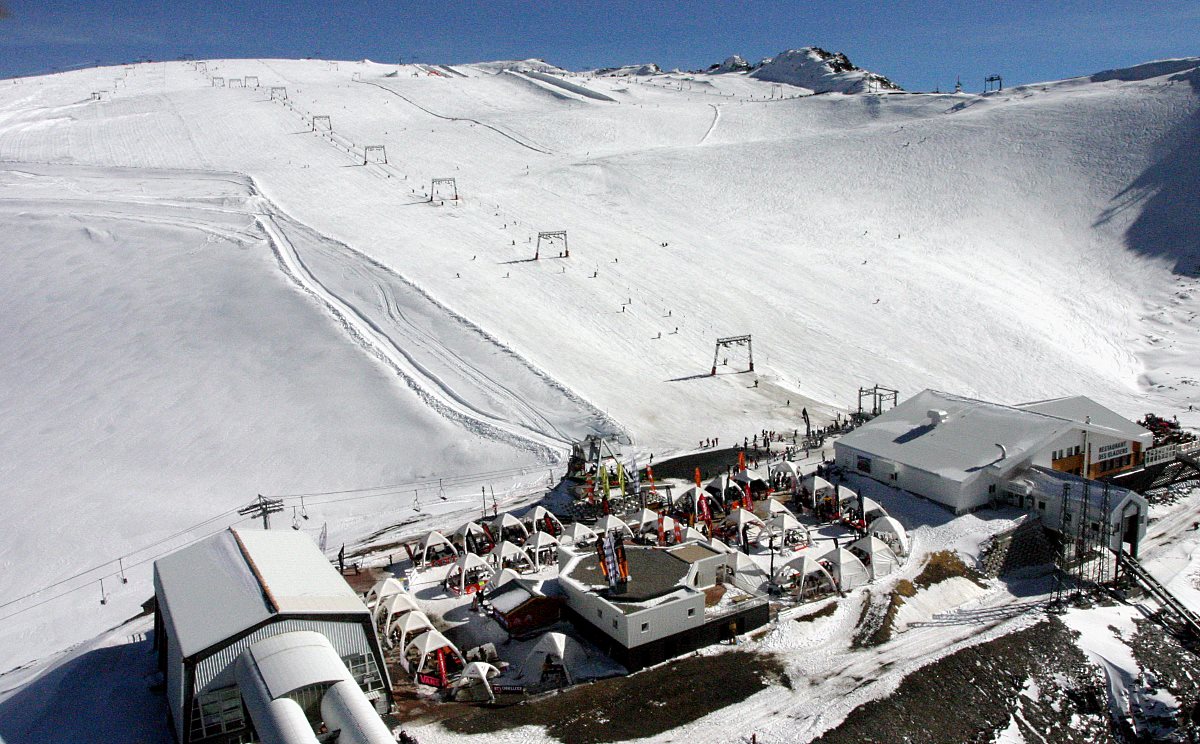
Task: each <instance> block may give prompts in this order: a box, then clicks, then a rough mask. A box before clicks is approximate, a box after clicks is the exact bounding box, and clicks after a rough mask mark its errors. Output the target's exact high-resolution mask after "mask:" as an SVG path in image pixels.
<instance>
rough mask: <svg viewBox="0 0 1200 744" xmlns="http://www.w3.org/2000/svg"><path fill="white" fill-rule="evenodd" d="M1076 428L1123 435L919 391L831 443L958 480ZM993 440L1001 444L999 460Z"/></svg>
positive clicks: (1093, 425) (1013, 459) (1016, 457)
mask: <svg viewBox="0 0 1200 744" xmlns="http://www.w3.org/2000/svg"><path fill="white" fill-rule="evenodd" d="M935 411H936V412H938V413H939V414H944V415H941V416H940V418H941V420H940V421H938V422H936V423H935V422H934V420H933V419H932V418H930V413H931V412H935ZM1114 415H1115V414H1114ZM1076 429H1087V430H1088V431H1092V432H1096V433H1101V434H1106V435H1108V436H1112V437H1116V438H1118V439H1125V438H1127V437H1126V434H1125V433H1124V432H1123V431H1121V430H1118V429H1115V428H1112V427H1109V426H1105V425H1103V424H1102V423H1101V422H1097V421H1093V422H1092V423H1090V424H1087V423H1083V422H1080V421H1075V420H1073V419H1068V418H1062V417H1059V416H1055V415H1051V414H1048V413H1042V412H1039V411H1035V410H1032V409H1027V408H1019V407H1015V406H1005V405H1000V404H998V403H988V402H985V401H981V400H974V399H972V398H964V397H962V396H959V395H952V394H950V393H943V392H939V391H937V390H924V391H922V392H920V393H917V394H916V395H914V396H913V397H911V398H909V399H908V400H906V401H904V402H903V403H901V404H900V405H898V406H896V407H895V408H893V409H891V410H890V411H887V412H886V413H884V414H882V415H880V416H878V417H876V418H874V419H872V420H871V421H870V422H868V423H867V424H864V425H863V426H860V427H859V428H857V429H855V430H854V431H852V432H850V433H849V434H847V435H845V436H844V437H842V438H841V439H840V440H838V441H837V442H836V443H835V445H834V446H835V447H850V448H853V449H855V450H858V451H860V452H864V453H867V454H871V455H875V456H877V457H881V458H884V459H887V460H892V461H894V462H898V463H902V464H904V465H906V466H908V467H912V468H916V469H919V470H924V471H926V472H929V473H933V474H936V475H938V476H940V477H942V478H946V479H948V480H952V481H958V482H962V481H966V480H968V479H969V478H971V477H973V476H974V475H976V474H977V473H978V472H979V471H981V470H983V469H984V468H987V467H988V466H992V465H995V466H998V467H1003V466H1002V465H1001V463H1004V464H1012V465H1016V464H1017V463H1019V462H1020V460H1021V459H1022V458H1023V457H1025V456H1026V455H1027V454H1029V453H1030V452H1032V451H1033V450H1035V449H1037V448H1038V447H1041V446H1044V445H1045V444H1046V443H1048V442H1049V441H1050V440H1052V439H1054V438H1056V437H1058V436H1060V435H1062V434H1065V433H1067V432H1069V431H1071V430H1076ZM997 444H1001V445H1003V446H1004V448H1005V453H1006V455H1005V457H1004V459H1003V460H1002V459H1001V451H1000V448H999V447H997V446H996V445H997Z"/></svg>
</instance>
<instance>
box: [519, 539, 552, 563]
mask: <svg viewBox="0 0 1200 744" xmlns="http://www.w3.org/2000/svg"><path fill="white" fill-rule="evenodd" d="M557 549H558V539H557V538H556V537H554V535H551V534H550V533H549V532H535V533H533V535H531V536H530V537H529V540H527V541H526V542H525V550H526V552H529V553H530V554H531V555H532V557H533V559H534V560H535V561H536V562H537V564H538V565H539V566H546V565H549V564H551V563H553V562H554V559H555V557H556V556H557V554H558V550H557Z"/></svg>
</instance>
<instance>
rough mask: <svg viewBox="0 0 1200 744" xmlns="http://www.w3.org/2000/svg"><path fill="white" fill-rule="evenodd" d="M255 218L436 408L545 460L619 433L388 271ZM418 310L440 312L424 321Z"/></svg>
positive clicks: (330, 303)
mask: <svg viewBox="0 0 1200 744" xmlns="http://www.w3.org/2000/svg"><path fill="white" fill-rule="evenodd" d="M256 219H257V220H258V222H259V224H260V225H261V226H262V228H263V230H264V232H265V233H266V234H267V236H268V237H269V239H270V242H271V246H272V250H273V251H274V252H275V255H276V258H277V260H278V262H279V264H280V266H281V267H282V269H283V271H284V272H285V273H286V274H287V275H288V276H289V277H290V278H291V279H292V280H293V281H294V282H295V283H296V284H298V285H299V286H300V287H301V288H302V289H304V290H305V291H306V292H308V293H310V294H311V295H313V296H314V297H316V298H317V299H319V300H320V301H321V302H322V303H323V304H324V305H325V306H326V307H327V308H328V309H329V311H330V312H331V313H332V314H333V315H334V317H336V318H337V319H338V321H339V323H341V324H342V326H343V327H344V328H345V329H346V330H347V332H348V333H349V334H350V335H351V337H353V338H354V340H355V341H356V342H357V343H359V344H360V345H361V346H363V347H364V348H365V349H366V350H368V351H369V352H370V353H372V354H373V355H374V356H376V357H377V358H378V359H380V361H382V362H384V363H385V364H386V365H387V366H388V367H390V368H391V369H392V370H393V371H395V372H396V373H397V374H398V375H400V377H401V378H402V379H404V381H405V383H406V384H408V386H409V387H410V388H412V389H413V390H414V391H415V392H416V393H417V394H418V395H419V396H421V398H422V399H423V400H424V401H425V402H426V403H427V404H428V405H430V406H431V407H432V408H433V409H434V410H436V411H438V412H439V413H440V414H442V415H444V416H446V417H448V418H450V419H452V420H455V421H456V422H458V423H460V424H461V425H463V426H465V427H467V428H468V429H470V430H471V431H474V432H476V433H478V434H480V435H481V436H485V437H487V438H489V439H495V440H499V441H505V442H508V443H511V444H513V445H514V446H516V447H518V448H521V449H527V450H531V451H533V452H535V453H537V454H538V455H539V456H540V457H543V458H544V459H545V460H547V461H550V462H553V461H556V460H557V459H558V455H559V453H561V452H562V450H564V449H565V448H566V447H567V446H568V445H569V443H570V442H571V441H574V440H575V439H578V438H582V436H583V435H584V434H586V433H589V432H613V431H616V430H619V427H618V426H617V425H616V424H615V423H614V422H612V421H611V420H610V419H609V418H608V417H607V416H605V415H604V414H603V413H602V412H600V411H599V410H598V409H596V408H595V407H593V406H591V405H589V404H587V403H586V401H583V400H582V399H580V398H578V396H576V395H574V394H573V393H571V392H570V391H569V390H567V389H566V388H563V387H562V386H561V385H559V384H558V383H556V382H555V381H553V380H551V379H550V378H548V377H547V376H546V375H545V374H544V373H542V372H541V371H540V370H537V369H536V368H534V367H533V366H532V365H530V364H529V363H528V362H526V361H525V360H523V359H521V358H520V357H519V356H517V355H516V354H514V353H512V352H511V350H509V349H507V348H506V347H504V346H503V345H502V344H500V343H499V342H497V341H496V340H495V339H492V338H491V337H490V336H488V335H487V334H486V333H484V332H483V331H482V330H481V329H478V328H476V327H474V326H472V325H470V324H469V323H467V321H465V320H464V319H462V318H459V317H458V316H455V315H454V314H453V313H451V312H450V311H449V310H448V309H446V308H444V307H443V306H441V305H438V304H436V303H435V302H434V301H433V300H432V298H429V297H427V296H426V295H424V293H422V292H421V291H420V290H419V289H417V288H416V287H413V286H412V285H411V284H409V283H407V282H406V281H405V280H404V279H403V278H402V277H400V276H399V275H397V274H395V273H394V272H392V271H391V270H389V269H388V268H387V267H385V266H382V265H380V264H378V263H376V262H374V261H372V260H371V259H369V258H367V257H366V256H363V255H362V254H359V253H358V252H357V251H354V250H353V249H351V248H349V247H347V246H343V245H341V244H338V243H335V242H334V241H332V240H329V239H328V238H324V237H323V236H320V235H318V234H316V233H313V232H312V231H311V230H310V229H309V228H306V227H304V226H302V225H299V224H298V223H295V222H293V221H292V220H290V219H289V218H287V217H286V216H284V215H281V214H278V213H275V212H274V211H271V210H268V211H266V212H263V213H260V214H257V215H256ZM305 233H312V234H311V235H307V234H305ZM409 293H412V294H413V295H414V297H410V298H406V297H405V296H404V295H405V294H409ZM422 305H429V306H430V307H429V308H423V307H421V306H422ZM422 310H432V312H433V313H435V314H436V315H440V316H442V317H440V318H439V317H436V315H435V316H433V317H430V316H428V315H427V316H425V317H421V315H422V312H421V311H422ZM422 320H424V321H427V322H426V323H424V324H422V322H421V321H422ZM431 324H432V325H431ZM451 339H452V340H451ZM539 404H541V405H539Z"/></svg>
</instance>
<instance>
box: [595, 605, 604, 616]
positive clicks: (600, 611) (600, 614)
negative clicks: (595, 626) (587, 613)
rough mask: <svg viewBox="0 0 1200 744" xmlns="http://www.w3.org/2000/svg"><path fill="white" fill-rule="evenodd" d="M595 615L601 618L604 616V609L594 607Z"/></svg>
mask: <svg viewBox="0 0 1200 744" xmlns="http://www.w3.org/2000/svg"><path fill="white" fill-rule="evenodd" d="M596 617H598V618H603V617H604V610H602V609H600V608H599V607H597V608H596Z"/></svg>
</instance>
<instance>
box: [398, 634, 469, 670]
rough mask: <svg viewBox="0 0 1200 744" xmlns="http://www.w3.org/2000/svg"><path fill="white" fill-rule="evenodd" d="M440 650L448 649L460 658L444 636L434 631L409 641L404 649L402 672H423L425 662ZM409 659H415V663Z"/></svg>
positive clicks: (455, 648) (454, 647)
mask: <svg viewBox="0 0 1200 744" xmlns="http://www.w3.org/2000/svg"><path fill="white" fill-rule="evenodd" d="M441 648H444V649H448V650H449V651H450V652H451V653H453V654H454V655H455V656H457V657H458V658H460V659H461V658H462V654H460V653H459V652H458V648H457V647H456V646H455V645H454V644H453V643H451V642H450V641H448V640H446V636H444V635H442V634H441V633H439V632H437V631H436V630H431V631H429V632H427V633H422V634H421V635H419V636H417V637H416V638H414V639H413V640H411V641H409V643H408V645H407V646H405V647H404V658H403V659H402V661H403V662H404V670H405V671H407V672H420V671H422V670H424V669H425V662H426V661H427V660H428V659H429V657H430V656H431V655H432V654H434V653H435V652H437V650H438V649H441ZM410 657H415V662H416V663H412V662H410V661H409V659H410Z"/></svg>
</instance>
